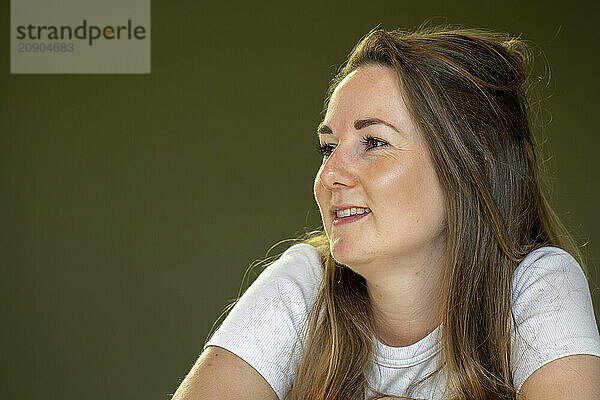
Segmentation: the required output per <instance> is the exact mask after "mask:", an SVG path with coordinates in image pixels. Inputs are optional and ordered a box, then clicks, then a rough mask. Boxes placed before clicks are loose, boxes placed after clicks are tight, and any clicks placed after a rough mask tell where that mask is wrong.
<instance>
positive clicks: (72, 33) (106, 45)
mask: <svg viewBox="0 0 600 400" xmlns="http://www.w3.org/2000/svg"><path fill="white" fill-rule="evenodd" d="M11 73H150V0H128V1H125V2H124V1H122V0H103V1H97V0H44V1H39V0H11Z"/></svg>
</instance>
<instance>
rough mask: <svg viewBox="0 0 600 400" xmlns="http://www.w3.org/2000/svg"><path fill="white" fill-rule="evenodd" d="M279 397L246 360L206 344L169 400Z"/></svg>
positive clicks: (268, 399)
mask: <svg viewBox="0 0 600 400" xmlns="http://www.w3.org/2000/svg"><path fill="white" fill-rule="evenodd" d="M240 399H244V400H278V399H277V395H276V394H275V391H274V390H273V389H272V388H271V386H270V385H269V384H268V383H267V381H265V379H264V378H263V377H262V376H261V375H260V374H259V373H258V372H257V371H256V370H255V369H254V368H252V367H251V366H250V365H249V364H248V363H246V362H245V361H244V360H242V359H241V358H239V357H238V356H236V355H235V354H233V353H231V352H230V351H227V350H225V349H223V348H220V347H216V346H209V347H207V348H206V349H205V350H204V352H202V354H201V355H200V357H199V358H198V360H197V361H196V363H195V364H194V366H193V367H192V370H191V371H190V372H189V373H188V375H187V376H186V377H185V379H184V380H183V382H182V383H181V385H180V386H179V388H178V389H177V391H176V392H175V395H173V399H172V400H240Z"/></svg>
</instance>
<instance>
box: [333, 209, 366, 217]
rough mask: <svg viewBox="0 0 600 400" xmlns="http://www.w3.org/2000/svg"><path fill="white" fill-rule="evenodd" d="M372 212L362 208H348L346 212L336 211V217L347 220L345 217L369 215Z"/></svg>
mask: <svg viewBox="0 0 600 400" xmlns="http://www.w3.org/2000/svg"><path fill="white" fill-rule="evenodd" d="M369 212H371V210H370V209H369V208H362V207H351V208H346V209H344V210H339V211H336V213H335V214H336V215H337V217H338V218H345V217H349V216H351V215H356V214H365V213H369Z"/></svg>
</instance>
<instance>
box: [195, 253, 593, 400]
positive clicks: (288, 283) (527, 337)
mask: <svg viewBox="0 0 600 400" xmlns="http://www.w3.org/2000/svg"><path fill="white" fill-rule="evenodd" d="M322 277H323V272H322V269H321V265H320V261H319V255H318V253H317V250H316V249H315V248H314V247H312V246H310V245H308V244H296V245H294V246H291V247H290V248H289V249H287V250H286V251H285V252H284V253H283V254H282V255H281V257H280V258H279V259H278V260H277V261H275V262H274V263H273V264H271V265H269V266H268V267H267V268H266V269H265V270H264V271H263V272H262V273H261V274H260V275H259V276H258V278H257V279H256V280H255V281H254V282H253V283H252V285H251V286H250V287H249V288H248V289H247V290H246V292H245V293H244V295H243V296H242V297H241V298H240V300H239V301H238V302H237V304H236V305H235V306H234V307H233V309H232V310H231V312H230V313H229V315H228V316H227V317H226V318H225V320H224V321H223V323H222V324H221V326H220V327H219V329H218V330H217V331H216V332H215V333H214V334H213V335H212V337H211V338H210V340H209V341H208V342H207V343H206V344H205V345H204V348H206V347H208V346H219V347H222V348H225V349H227V350H229V351H231V352H232V353H234V354H236V355H237V356H239V357H240V358H242V359H243V360H245V361H246V362H247V363H248V364H250V365H251V366H252V367H254V368H255V369H256V370H257V371H258V372H259V373H260V374H261V375H262V376H263V377H264V378H265V380H266V381H267V382H268V383H269V384H270V385H271V387H272V388H273V390H274V391H275V393H277V396H278V397H279V399H283V398H284V397H285V395H286V394H287V392H288V391H289V390H290V387H291V384H292V381H293V378H294V373H295V371H296V368H297V366H298V361H299V357H300V343H301V341H302V340H303V339H304V338H303V337H302V336H301V335H302V334H303V332H304V327H305V324H306V320H307V315H308V313H309V311H310V309H311V306H312V305H313V303H314V300H315V296H316V293H317V290H318V287H319V283H320V281H321V279H322ZM512 296H513V297H512V298H513V311H514V314H515V319H516V322H517V333H518V335H513V338H512V353H511V363H512V370H513V374H514V384H515V386H516V388H517V389H520V387H521V385H522V384H523V382H524V381H525V379H527V377H528V376H529V375H531V373H532V372H533V371H535V370H536V369H538V368H539V367H541V366H542V365H544V364H546V363H548V362H550V361H552V360H555V359H557V358H560V357H564V356H567V355H572V354H593V355H596V356H598V357H600V336H599V335H598V327H597V324H596V319H595V316H594V311H593V308H592V300H591V296H590V291H589V287H588V283H587V280H586V278H585V275H584V274H583V271H582V270H581V267H580V266H579V264H578V263H577V261H575V259H574V258H573V257H572V256H571V255H570V254H569V253H567V252H566V251H564V250H562V249H559V248H557V247H544V248H541V249H538V250H535V251H533V252H531V253H530V254H529V255H527V257H526V258H525V259H524V260H523V261H522V262H521V263H520V264H519V266H518V267H517V269H516V270H515V274H514V277H513V293H512ZM440 335H441V325H440V326H438V327H437V328H436V329H435V330H434V331H432V332H431V333H430V334H429V335H427V336H426V337H424V338H423V339H421V340H419V341H418V342H416V343H414V344H411V345H410V346H405V347H390V346H387V345H385V344H383V343H381V342H380V341H379V340H377V339H374V340H375V342H374V345H375V347H374V350H375V354H374V358H373V362H372V363H371V374H370V376H369V378H368V379H369V383H370V384H371V385H372V386H373V387H375V388H376V389H377V390H379V391H381V392H383V393H386V394H390V395H398V396H402V395H404V396H406V395H411V396H414V397H422V398H426V399H432V400H433V399H441V398H443V388H444V384H445V370H442V371H441V373H438V374H436V375H434V377H433V378H430V379H427V380H425V381H424V382H423V384H422V385H421V386H418V387H417V388H416V390H415V391H413V392H412V393H407V388H408V386H409V385H410V384H411V383H412V382H415V381H418V380H420V379H421V378H423V377H425V376H426V375H428V374H429V373H431V372H433V371H434V370H435V368H436V366H437V365H438V364H437V363H439V362H442V361H443V351H441V350H442V346H441V341H440Z"/></svg>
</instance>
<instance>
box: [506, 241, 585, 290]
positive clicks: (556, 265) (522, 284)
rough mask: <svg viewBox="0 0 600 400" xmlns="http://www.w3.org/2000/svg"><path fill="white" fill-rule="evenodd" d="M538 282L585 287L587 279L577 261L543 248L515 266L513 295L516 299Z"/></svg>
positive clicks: (550, 247) (552, 248)
mask: <svg viewBox="0 0 600 400" xmlns="http://www.w3.org/2000/svg"><path fill="white" fill-rule="evenodd" d="M540 281H543V282H544V284H545V285H544V286H546V287H547V286H548V285H549V286H555V285H558V284H560V285H561V286H563V287H564V284H565V283H568V284H569V285H571V286H572V285H576V286H578V287H580V286H582V285H586V286H587V278H586V277H585V274H584V272H583V269H582V268H581V265H579V263H578V262H577V260H576V259H575V258H574V257H573V256H572V255H571V254H570V253H569V252H567V251H565V250H563V249H561V248H559V247H554V246H544V247H540V248H538V249H536V250H533V251H532V252H530V253H529V254H528V255H527V256H526V257H525V258H524V259H523V260H522V261H521V262H520V263H519V265H518V266H517V268H516V269H515V271H514V275H513V294H514V297H515V298H518V297H519V296H520V295H521V294H523V292H524V291H525V290H527V289H528V288H531V287H532V286H535V284H536V283H539V282H540Z"/></svg>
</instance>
